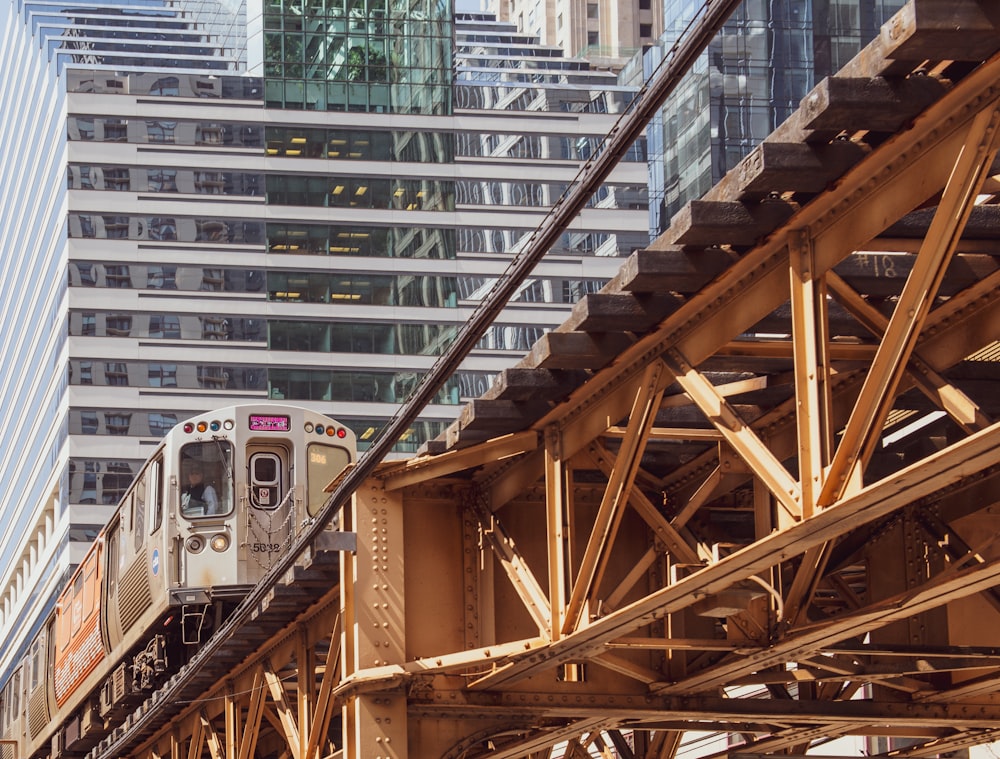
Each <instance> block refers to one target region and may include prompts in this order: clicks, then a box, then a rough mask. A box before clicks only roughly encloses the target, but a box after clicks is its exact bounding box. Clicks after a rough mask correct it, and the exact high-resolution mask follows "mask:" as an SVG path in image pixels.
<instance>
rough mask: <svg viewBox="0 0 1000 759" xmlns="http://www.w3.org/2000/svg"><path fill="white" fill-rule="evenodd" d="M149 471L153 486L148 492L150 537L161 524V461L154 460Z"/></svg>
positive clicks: (160, 459)
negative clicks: (150, 514)
mask: <svg viewBox="0 0 1000 759" xmlns="http://www.w3.org/2000/svg"><path fill="white" fill-rule="evenodd" d="M149 471H150V472H151V475H150V481H151V482H152V485H153V486H152V488H151V489H150V492H149V502H150V503H149V508H150V512H151V513H152V515H153V516H152V517H151V518H150V524H149V534H150V535H152V534H153V533H154V532H156V531H157V530H158V529H160V525H161V524H162V523H163V459H162V458H158V459H156V461H154V462H153V464H152V466H151V468H150V470H149Z"/></svg>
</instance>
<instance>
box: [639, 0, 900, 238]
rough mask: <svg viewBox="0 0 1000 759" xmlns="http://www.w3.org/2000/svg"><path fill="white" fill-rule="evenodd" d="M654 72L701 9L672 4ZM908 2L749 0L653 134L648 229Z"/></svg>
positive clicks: (690, 0) (655, 228)
mask: <svg viewBox="0 0 1000 759" xmlns="http://www.w3.org/2000/svg"><path fill="white" fill-rule="evenodd" d="M663 5H664V19H665V24H664V29H665V32H664V37H663V39H662V40H661V45H660V46H659V47H657V48H653V49H651V50H650V51H649V52H648V53H647V56H646V60H645V61H644V65H645V67H646V70H647V74H648V72H649V71H651V70H652V68H653V67H654V66H655V65H656V63H657V62H658V60H659V57H660V56H661V55H662V51H663V49H669V47H670V45H672V44H673V43H674V42H675V40H676V39H677V38H678V36H679V35H680V34H682V33H683V31H684V29H685V28H686V26H687V24H688V22H689V21H690V20H691V18H692V17H693V15H694V13H695V12H696V11H697V10H698V9H700V8H701V5H702V3H701V2H695V0H664V3H663ZM902 5H903V0H789V1H788V2H781V3H773V2H769V1H768V0H744V2H743V3H742V4H741V5H740V6H739V8H738V9H737V10H736V11H735V12H734V13H733V15H732V17H731V18H730V19H729V21H728V22H727V23H726V25H725V27H724V28H723V30H722V31H721V32H720V33H719V34H718V35H717V36H716V37H715V39H714V40H713V41H712V42H711V44H710V45H709V47H708V50H707V51H706V52H705V53H704V54H703V55H702V56H701V57H700V58H699V59H698V61H697V63H696V65H695V66H694V67H693V69H692V70H691V71H690V73H689V74H688V75H687V76H686V77H685V78H684V80H683V81H682V82H681V84H680V85H679V86H678V88H677V90H676V91H675V92H674V93H673V94H672V95H671V97H670V98H669V99H668V101H667V103H666V105H665V106H664V108H663V111H662V112H661V113H660V115H659V117H658V118H657V119H655V120H654V121H653V122H652V123H651V124H650V127H649V129H648V130H647V134H648V146H649V160H650V203H649V208H650V232H651V234H654V235H655V234H658V233H659V232H661V231H663V230H664V229H666V228H667V227H668V226H669V224H670V218H671V217H672V216H673V214H674V213H676V212H677V211H678V210H679V209H680V208H681V206H683V205H684V204H685V203H687V202H688V201H690V200H693V199H696V198H699V197H701V196H702V195H703V194H704V193H705V192H707V191H708V190H709V189H711V188H712V186H713V185H715V183H716V182H718V181H719V180H720V179H721V178H722V177H723V176H725V174H726V172H727V171H729V170H730V169H732V168H733V167H734V166H736V165H737V164H738V163H739V162H740V160H742V158H743V157H744V156H745V155H747V153H749V152H750V151H751V150H752V149H753V148H754V147H756V146H757V145H758V144H759V143H760V142H761V141H763V139H764V138H765V137H766V136H767V135H769V134H770V133H771V132H772V131H773V130H774V128H775V127H777V126H778V125H779V124H781V123H782V122H783V121H784V120H785V119H786V118H788V116H789V115H790V114H791V113H792V112H793V111H795V109H796V108H798V105H799V101H800V100H801V99H802V98H803V97H805V96H806V94H807V93H808V92H809V91H810V90H811V89H812V88H813V87H814V86H815V85H816V83H817V82H819V81H820V80H822V79H823V78H824V77H826V76H829V75H831V74H833V73H835V72H836V71H838V70H839V69H840V68H841V67H842V66H843V65H844V64H845V63H847V62H848V61H849V60H850V59H851V58H853V57H854V55H855V54H856V53H857V52H858V51H859V50H860V49H861V48H862V47H863V46H864V45H865V44H867V43H868V42H869V41H870V40H871V39H873V38H874V37H875V36H876V35H877V34H878V30H879V28H880V27H881V26H882V24H883V23H885V21H886V20H888V19H889V17H890V16H892V14H893V13H895V12H896V11H897V10H899V8H900V7H902Z"/></svg>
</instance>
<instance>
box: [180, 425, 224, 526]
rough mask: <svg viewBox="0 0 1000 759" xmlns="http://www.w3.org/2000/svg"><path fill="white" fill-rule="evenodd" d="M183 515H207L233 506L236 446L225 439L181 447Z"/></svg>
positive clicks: (222, 511)
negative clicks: (234, 448)
mask: <svg viewBox="0 0 1000 759" xmlns="http://www.w3.org/2000/svg"><path fill="white" fill-rule="evenodd" d="M181 478H182V482H181V515H182V516H184V517H188V518H191V517H205V516H213V515H216V514H228V513H229V512H230V511H232V509H233V446H232V444H231V443H229V442H228V441H225V440H210V441H208V442H204V443H190V444H188V445H185V446H184V447H183V448H182V449H181Z"/></svg>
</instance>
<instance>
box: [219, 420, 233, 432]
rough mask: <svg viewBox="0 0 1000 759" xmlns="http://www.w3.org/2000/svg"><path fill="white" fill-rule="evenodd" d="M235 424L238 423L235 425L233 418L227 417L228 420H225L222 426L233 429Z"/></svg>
mask: <svg viewBox="0 0 1000 759" xmlns="http://www.w3.org/2000/svg"><path fill="white" fill-rule="evenodd" d="M235 426H236V425H235V424H234V423H233V420H232V419H227V420H226V421H224V422H223V423H222V427H223V429H227V430H231V429H232V428H233V427H235Z"/></svg>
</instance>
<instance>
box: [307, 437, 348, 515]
mask: <svg viewBox="0 0 1000 759" xmlns="http://www.w3.org/2000/svg"><path fill="white" fill-rule="evenodd" d="M349 463H351V456H350V454H349V453H348V452H347V450H346V449H344V448H340V447H334V446H330V445H322V444H320V443H311V444H310V445H309V504H308V509H309V516H315V515H316V514H317V513H318V512H319V510H320V509H321V508H323V505H324V504H325V503H326V501H327V498H329V497H330V494H329V493H327V492H325V491H324V488H325V487H326V486H327V485H329V484H330V482H331V481H332V480H333V479H334V477H336V476H337V475H338V474H340V473H341V472H342V471H344V467H346V466H347V465H348V464H349Z"/></svg>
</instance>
